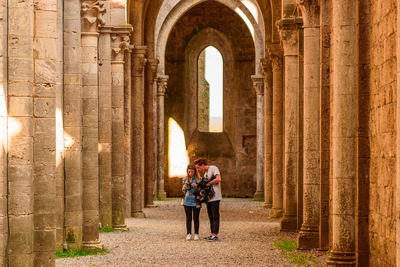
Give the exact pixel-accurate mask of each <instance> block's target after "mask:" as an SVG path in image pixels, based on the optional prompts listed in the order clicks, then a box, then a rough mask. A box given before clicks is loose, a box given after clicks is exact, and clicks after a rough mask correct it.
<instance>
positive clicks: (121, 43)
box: [111, 29, 130, 61]
mask: <svg viewBox="0 0 400 267" xmlns="http://www.w3.org/2000/svg"><path fill="white" fill-rule="evenodd" d="M118 30H119V29H117V30H115V29H114V30H113V32H112V33H111V50H112V61H123V60H124V54H125V52H126V51H129V49H130V32H129V31H118Z"/></svg>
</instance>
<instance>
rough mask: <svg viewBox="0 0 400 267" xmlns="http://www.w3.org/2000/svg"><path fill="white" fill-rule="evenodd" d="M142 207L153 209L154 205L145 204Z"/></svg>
mask: <svg viewBox="0 0 400 267" xmlns="http://www.w3.org/2000/svg"><path fill="white" fill-rule="evenodd" d="M144 207H145V208H155V207H156V205H154V203H149V204H146V205H145V206H144Z"/></svg>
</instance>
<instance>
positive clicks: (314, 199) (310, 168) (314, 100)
mask: <svg viewBox="0 0 400 267" xmlns="http://www.w3.org/2000/svg"><path fill="white" fill-rule="evenodd" d="M299 6H300V8H301V11H302V14H303V23H304V24H303V25H304V47H305V49H304V98H303V99H304V143H303V144H304V145H303V150H304V154H303V160H304V167H303V223H302V225H301V228H300V233H299V236H298V240H297V247H298V248H300V249H309V248H317V247H319V211H320V200H319V197H320V165H319V162H320V139H319V136H320V126H319V125H320V111H319V108H320V79H319V74H320V53H319V51H320V50H319V45H320V43H319V35H320V32H319V30H320V29H319V6H318V1H317V0H315V1H302V3H301V4H300V5H299Z"/></svg>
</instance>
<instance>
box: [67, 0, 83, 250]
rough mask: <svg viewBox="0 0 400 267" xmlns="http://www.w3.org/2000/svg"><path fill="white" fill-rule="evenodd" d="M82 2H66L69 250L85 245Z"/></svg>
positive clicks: (77, 0)
mask: <svg viewBox="0 0 400 267" xmlns="http://www.w3.org/2000/svg"><path fill="white" fill-rule="evenodd" d="M80 8H81V2H80V1H79V0H74V1H65V2H64V111H63V114H64V164H65V174H64V175H65V177H64V180H65V182H64V183H65V215H64V216H63V217H64V218H65V221H64V235H65V236H64V239H65V246H66V247H67V249H70V250H79V249H80V248H81V245H82V142H81V139H82V99H81V94H82V84H81V80H82V76H81V67H82V66H81V16H80V12H76V11H77V10H80Z"/></svg>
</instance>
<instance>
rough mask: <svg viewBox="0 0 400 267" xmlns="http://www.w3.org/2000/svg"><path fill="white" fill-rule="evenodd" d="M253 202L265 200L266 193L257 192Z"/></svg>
mask: <svg viewBox="0 0 400 267" xmlns="http://www.w3.org/2000/svg"><path fill="white" fill-rule="evenodd" d="M253 200H256V201H261V200H264V192H262V191H258V192H255V193H254V197H253Z"/></svg>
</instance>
